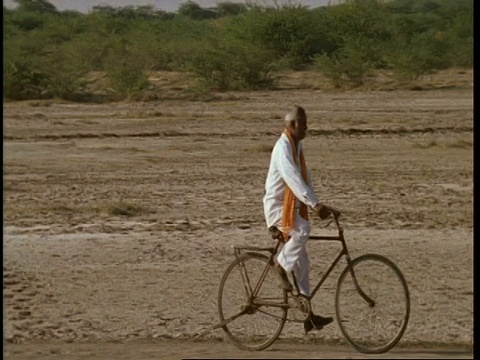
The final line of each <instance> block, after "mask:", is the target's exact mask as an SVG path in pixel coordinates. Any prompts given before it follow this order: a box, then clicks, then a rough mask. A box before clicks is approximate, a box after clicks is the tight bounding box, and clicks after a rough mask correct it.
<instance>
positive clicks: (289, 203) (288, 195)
mask: <svg viewBox="0 0 480 360" xmlns="http://www.w3.org/2000/svg"><path fill="white" fill-rule="evenodd" d="M285 135H287V137H288V140H289V141H290V145H291V146H292V150H293V159H294V160H295V164H297V165H298V160H297V147H296V145H295V141H294V140H293V139H292V137H291V135H290V133H289V132H288V130H285ZM300 164H301V167H302V177H303V180H304V181H305V182H307V165H306V164H305V157H304V156H303V151H301V152H300ZM295 205H296V197H295V195H294V194H293V191H292V190H291V189H290V188H289V187H288V186H287V188H286V189H285V195H284V198H283V219H282V224H283V237H284V239H285V241H287V240H288V239H289V236H290V232H291V231H292V230H293V228H294V226H295ZM300 216H301V217H302V218H304V219H305V220H308V208H307V205H305V204H304V203H301V205H300Z"/></svg>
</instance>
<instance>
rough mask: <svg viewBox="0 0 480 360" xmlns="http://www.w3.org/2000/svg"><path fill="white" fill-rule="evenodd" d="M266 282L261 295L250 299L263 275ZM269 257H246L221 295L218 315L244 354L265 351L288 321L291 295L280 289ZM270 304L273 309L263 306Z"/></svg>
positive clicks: (235, 264)
mask: <svg viewBox="0 0 480 360" xmlns="http://www.w3.org/2000/svg"><path fill="white" fill-rule="evenodd" d="M264 272H266V276H265V279H264V280H263V282H262V283H261V285H260V288H259V291H258V295H257V296H256V297H252V296H250V294H251V293H252V292H253V290H254V289H255V287H256V286H257V284H258V282H259V279H260V278H261V276H262V274H263V273H264ZM275 276H276V274H275V272H274V270H273V269H272V267H271V266H270V265H269V264H268V257H267V256H265V255H263V254H260V253H245V254H243V255H241V256H240V257H239V258H237V259H236V260H234V261H233V262H232V263H231V264H230V266H229V267H228V268H227V270H226V271H225V274H224V275H223V277H222V280H221V282H220V289H219V292H218V312H219V315H220V321H221V322H225V321H226V322H228V323H226V324H225V325H224V326H222V329H223V330H224V331H225V333H226V334H227V336H228V338H229V339H230V340H231V341H232V342H233V344H234V345H235V346H237V347H238V348H240V349H243V350H263V349H266V348H267V347H269V346H270V345H271V344H273V342H274V341H275V340H276V339H277V338H278V336H279V335H280V333H281V331H282V329H283V326H284V324H285V321H286V319H287V311H288V310H287V309H286V307H285V306H283V307H282V306H281V305H282V304H283V305H285V304H287V293H286V292H285V291H284V290H283V289H281V288H279V286H278V280H277V279H276V278H275ZM262 303H269V304H270V305H262Z"/></svg>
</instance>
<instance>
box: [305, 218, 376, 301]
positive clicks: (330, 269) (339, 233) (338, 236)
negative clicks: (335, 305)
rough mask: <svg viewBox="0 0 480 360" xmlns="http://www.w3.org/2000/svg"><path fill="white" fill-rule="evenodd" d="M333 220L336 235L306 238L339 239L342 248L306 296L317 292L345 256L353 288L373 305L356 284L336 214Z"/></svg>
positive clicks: (319, 239) (309, 297)
mask: <svg viewBox="0 0 480 360" xmlns="http://www.w3.org/2000/svg"><path fill="white" fill-rule="evenodd" d="M334 221H335V224H336V226H337V229H338V235H337V236H319V235H312V236H310V237H309V238H308V239H309V241H310V240H317V241H339V242H340V243H341V244H342V249H341V250H340V253H339V254H338V255H337V257H336V258H335V260H334V261H333V263H331V264H330V266H329V268H328V269H327V271H326V272H325V274H323V276H322V278H321V279H320V280H319V281H318V283H317V285H316V286H315V287H314V288H313V291H312V292H311V294H310V296H308V299H309V300H311V299H312V298H313V297H314V296H315V294H316V293H317V292H318V290H319V289H320V287H321V286H322V285H323V283H324V282H325V280H326V279H327V278H328V276H329V275H330V273H331V272H332V270H333V269H334V268H335V266H337V264H338V262H339V261H340V259H341V258H342V256H345V258H346V260H347V266H348V268H349V269H350V274H351V275H352V279H353V283H354V285H355V289H356V290H357V291H358V293H359V294H360V296H361V297H362V298H363V299H364V300H365V301H366V302H368V303H369V305H370V306H374V305H375V302H374V301H373V300H372V299H370V298H369V297H368V296H367V295H366V294H365V292H363V290H362V289H361V288H360V286H359V284H358V281H357V278H356V276H355V272H354V271H353V267H352V266H351V262H352V260H351V258H350V253H349V252H348V248H347V243H346V242H345V238H344V236H343V228H342V227H341V225H340V223H339V222H338V216H337V215H335V216H334Z"/></svg>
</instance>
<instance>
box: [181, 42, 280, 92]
mask: <svg viewBox="0 0 480 360" xmlns="http://www.w3.org/2000/svg"><path fill="white" fill-rule="evenodd" d="M210 46H211V47H210V48H206V49H202V50H201V51H200V52H199V54H198V55H197V56H196V57H195V58H194V59H193V61H192V63H191V64H190V66H189V70H190V71H191V72H192V73H193V74H194V76H196V77H197V78H198V79H199V80H200V82H201V84H202V85H203V86H205V87H207V88H209V89H212V90H218V91H226V90H253V89H265V88H269V87H271V86H272V85H273V78H272V70H273V68H272V65H271V62H270V61H269V60H270V59H271V54H270V53H269V52H268V51H266V50H264V49H259V48H256V47H254V46H252V45H251V44H249V43H245V42H241V41H238V40H237V41H231V40H230V41H222V42H221V43H220V44H217V45H210Z"/></svg>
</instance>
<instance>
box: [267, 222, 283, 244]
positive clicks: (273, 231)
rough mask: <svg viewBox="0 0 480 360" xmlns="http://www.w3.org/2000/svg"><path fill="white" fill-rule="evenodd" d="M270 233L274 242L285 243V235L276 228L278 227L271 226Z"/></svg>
mask: <svg viewBox="0 0 480 360" xmlns="http://www.w3.org/2000/svg"><path fill="white" fill-rule="evenodd" d="M268 232H269V233H270V235H271V236H272V238H273V239H274V240H280V241H282V242H283V241H285V238H284V237H283V233H282V232H281V231H280V230H279V229H278V228H277V227H276V226H270V227H269V228H268Z"/></svg>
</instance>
